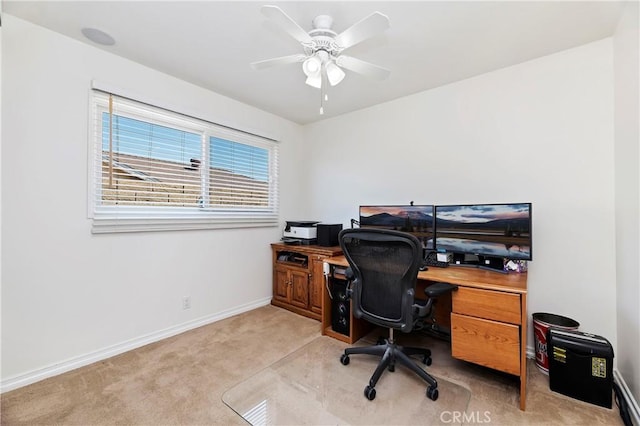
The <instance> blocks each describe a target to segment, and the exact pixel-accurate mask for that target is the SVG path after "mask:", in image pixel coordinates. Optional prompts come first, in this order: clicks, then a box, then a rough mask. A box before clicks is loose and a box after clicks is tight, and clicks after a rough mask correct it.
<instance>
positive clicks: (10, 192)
mask: <svg viewBox="0 0 640 426" xmlns="http://www.w3.org/2000/svg"><path fill="white" fill-rule="evenodd" d="M2 18H3V19H2V31H3V36H2V66H3V68H2V88H3V93H2V122H3V126H2V140H3V146H2V154H3V155H2V166H1V170H2V198H3V200H2V201H3V203H2V384H3V390H7V389H9V388H11V387H15V386H19V385H22V384H26V383H28V382H29V381H32V380H34V379H35V378H39V377H41V376H46V375H47V374H49V373H51V372H52V371H55V370H56V368H58V367H59V368H61V369H62V370H64V369H65V368H68V367H69V366H77V365H80V364H82V363H85V362H88V361H91V360H94V359H96V358H99V357H100V356H103V355H105V354H108V353H114V352H118V351H121V350H125V349H129V348H130V347H132V346H135V345H138V344H141V343H144V342H145V341H149V340H153V339H156V338H158V337H162V336H163V335H166V334H171V333H175V332H177V331H180V330H182V329H184V328H186V327H190V326H193V325H195V324H200V323H202V322H206V321H210V320H213V319H216V318H220V317H222V316H225V315H229V314H230V313H234V312H238V311H241V310H243V309H248V308H250V307H252V306H256V305H260V304H264V303H268V302H269V300H270V298H271V252H270V248H269V243H271V242H273V241H275V240H277V239H278V238H279V237H280V236H281V229H280V228H276V227H271V228H262V229H244V230H211V231H189V232H165V233H136V234H112V235H92V234H91V231H90V221H89V219H87V147H88V138H87V135H88V131H87V123H88V99H89V89H90V87H91V80H92V79H96V80H98V81H101V82H103V83H108V84H112V85H114V86H116V87H121V88H124V89H129V90H131V91H132V92H134V93H140V94H142V95H145V96H149V97H151V98H153V99H158V100H162V101H164V102H167V103H168V104H170V105H177V106H184V108H185V109H186V110H187V111H188V112H197V113H198V114H200V115H201V116H204V117H206V118H210V119H212V120H213V121H216V122H221V123H223V124H229V125H232V126H237V127H238V128H241V129H250V130H253V131H257V132H260V133H263V134H265V135H267V136H275V137H278V138H279V139H280V140H281V144H280V152H281V157H280V167H281V173H280V176H281V193H282V203H281V215H282V216H283V217H288V216H297V207H296V206H298V205H299V204H298V203H297V200H298V199H299V198H300V196H301V194H299V193H298V191H299V187H298V185H297V182H298V179H297V177H298V176H299V175H300V174H301V173H302V171H301V170H300V169H299V168H298V167H299V165H300V162H299V161H294V159H295V158H297V157H298V155H299V154H298V151H299V149H300V148H299V147H298V146H297V145H299V144H300V139H301V136H300V135H301V134H302V129H301V128H300V126H298V125H296V124H293V123H291V122H289V121H286V120H283V119H281V118H278V117H276V116H274V115H271V114H268V113H266V112H263V111H260V110H257V109H255V108H252V107H249V106H247V105H244V104H241V103H239V102H236V101H233V100H231V99H228V98H225V97H223V96H220V95H217V94H215V93H211V92H208V91H205V90H203V89H201V88H198V87H196V86H193V85H190V84H187V83H185V82H183V81H180V80H177V79H175V78H172V77H170V76H167V75H164V74H161V73H158V72H156V71H154V70H151V69H149V68H145V67H143V66H140V65H138V64H135V63H133V62H130V61H127V60H124V59H122V58H119V57H116V56H114V55H111V54H109V53H106V52H104V51H102V50H99V49H96V48H93V47H91V46H87V45H85V44H82V43H79V42H77V41H74V40H72V39H70V38H67V37H64V36H61V35H58V34H56V33H53V32H51V31H49V30H46V29H43V28H41V27H37V26H35V25H32V24H30V23H27V22H25V21H22V20H19V19H17V18H15V17H13V16H10V15H7V14H4V15H3V17H2ZM186 295H189V296H191V304H192V307H191V309H190V310H182V304H181V301H182V297H183V296H186Z"/></svg>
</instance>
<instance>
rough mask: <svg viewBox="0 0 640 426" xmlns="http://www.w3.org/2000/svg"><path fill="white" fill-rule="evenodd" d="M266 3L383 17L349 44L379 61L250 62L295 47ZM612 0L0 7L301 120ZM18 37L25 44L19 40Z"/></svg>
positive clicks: (437, 76)
mask: <svg viewBox="0 0 640 426" xmlns="http://www.w3.org/2000/svg"><path fill="white" fill-rule="evenodd" d="M264 4H275V5H277V6H279V7H280V8H282V9H283V10H284V11H285V12H286V13H287V14H288V15H289V16H291V17H292V18H293V19H294V20H295V21H296V22H298V23H299V24H300V26H302V27H303V28H304V29H305V30H310V29H311V28H312V27H311V21H312V19H313V18H314V17H315V16H317V15H320V14H329V15H331V16H332V17H333V19H334V25H333V29H334V30H335V31H336V32H338V33H340V32H341V31H343V30H345V29H346V28H347V27H349V26H351V25H352V24H353V23H355V22H357V21H359V20H360V19H362V18H364V17H365V16H367V15H369V14H370V13H371V12H373V11H379V12H382V13H383V14H385V15H387V16H388V17H389V20H390V23H391V28H390V29H389V30H387V31H386V32H385V33H384V34H382V35H380V36H377V37H375V38H372V39H369V40H367V41H364V42H362V43H360V44H358V45H356V46H354V47H352V48H350V49H348V50H347V51H346V52H345V53H347V52H348V54H349V55H350V56H355V57H357V58H359V59H362V60H365V61H368V62H372V63H374V64H377V65H380V66H383V67H385V68H388V69H389V70H391V76H390V77H389V78H388V79H387V80H383V81H375V80H370V79H367V78H366V77H363V76H361V75H358V74H354V73H351V72H347V76H346V78H345V79H344V81H343V82H342V83H340V84H339V85H338V86H336V87H333V88H330V89H329V92H328V94H329V102H327V103H326V105H325V114H324V115H320V114H319V105H320V92H319V90H317V89H314V88H312V87H310V86H307V85H306V84H305V83H304V80H305V75H304V73H303V72H302V69H301V65H300V64H291V65H285V66H283V67H278V68H270V69H267V70H263V71H255V70H253V69H252V68H251V67H250V66H249V63H251V62H254V61H258V60H262V59H269V58H272V57H278V56H285V55H290V54H293V53H302V48H301V46H300V45H299V44H298V42H296V41H295V40H294V39H293V38H291V37H290V36H289V35H287V34H286V33H285V32H283V31H282V30H281V29H280V28H278V27H277V26H275V25H273V23H272V22H270V21H269V20H267V19H266V18H265V17H264V16H263V15H262V14H261V13H260V7H261V6H262V5H264ZM622 7H623V3H620V2H615V1H599V2H598V1H596V2H582V1H569V2H560V1H546V2H543V1H533V2H521V1H497V2H490V1H464V2H462V1H406V2H405V1H377V2H370V1H369V2H365V1H339V2H333V1H319V2H301V1H288V2H281V1H279V2H269V1H264V2H256V1H195V2H188V1H137V2H132V1H105V2H102V1H86V0H85V1H43V2H31V1H24V0H21V1H7V0H3V2H2V11H3V12H4V13H9V14H11V15H14V16H17V17H19V18H21V19H24V20H27V21H31V22H33V23H35V24H38V25H41V26H44V27H47V28H50V29H51V30H53V31H56V32H59V33H62V34H65V35H67V36H69V37H72V38H74V39H77V40H79V41H81V42H84V43H88V44H93V42H91V41H89V40H87V39H86V38H84V36H83V35H82V33H81V32H80V30H81V29H82V28H84V27H93V28H97V29H100V30H102V31H105V32H107V33H108V34H110V35H111V36H112V37H113V38H114V39H115V40H116V44H115V45H114V46H106V47H105V46H99V45H95V44H93V45H95V46H96V47H98V48H100V49H103V50H106V51H109V52H112V53H114V54H116V55H120V56H123V57H125V58H129V59H131V60H133V61H135V62H138V63H141V64H144V65H146V66H149V67H151V68H154V69H156V70H159V71H162V72H164V73H167V74H170V75H173V76H175V77H177V78H180V79H182V80H186V81H188V82H191V83H194V84H196V85H199V86H201V87H204V88H207V89H210V90H212V91H214V92H217V93H220V94H223V95H226V96H228V97H231V98H234V99H237V100H239V101H241V102H244V103H247V104H250V105H254V106H256V107H258V108H261V109H263V110H266V111H269V112H272V113H273V114H276V115H279V116H281V117H284V118H287V119H290V120H292V121H295V122H298V123H301V124H304V123H310V122H314V121H317V120H321V119H324V118H328V117H333V116H336V115H340V114H344V113H346V112H349V111H354V110H358V109H361V108H366V107H369V106H372V105H375V104H379V103H382V102H386V101H389V100H392V99H396V98H399V97H402V96H406V95H410V94H412V93H416V92H420V91H424V90H427V89H430V88H434V87H437V86H441V85H444V84H447V83H451V82H454V81H458V80H461V79H465V78H468V77H472V76H475V75H479V74H482V73H485V72H488V71H492V70H496V69H499V68H503V67H506V66H509V65H513V64H517V63H520V62H524V61H527V60H530V59H533V58H537V57H540V56H544V55H548V54H551V53H554V52H558V51H561V50H564V49H568V48H571V47H574V46H578V45H581V44H585V43H589V42H592V41H595V40H599V39H602V38H605V37H608V36H611V35H612V34H613V32H614V31H615V27H616V25H617V22H618V18H619V16H620V12H621V10H622ZM25 48H27V49H28V46H25Z"/></svg>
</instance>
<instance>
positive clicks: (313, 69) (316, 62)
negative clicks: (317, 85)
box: [302, 55, 322, 77]
mask: <svg viewBox="0 0 640 426" xmlns="http://www.w3.org/2000/svg"><path fill="white" fill-rule="evenodd" d="M321 68H322V60H321V59H320V58H318V57H317V56H315V55H314V56H311V57H309V58H307V59H306V60H305V61H304V62H303V63H302V71H304V73H305V75H306V76H307V77H312V76H315V75H316V74H320V69H321Z"/></svg>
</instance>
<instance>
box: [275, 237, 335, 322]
mask: <svg viewBox="0 0 640 426" xmlns="http://www.w3.org/2000/svg"><path fill="white" fill-rule="evenodd" d="M271 250H272V253H273V297H272V299H271V304H272V305H274V306H279V307H281V308H285V309H288V310H290V311H293V312H295V313H297V314H300V315H304V316H307V317H310V318H313V319H316V320H320V318H321V316H322V291H323V288H324V273H323V264H324V260H325V259H327V258H329V257H331V256H336V255H339V254H340V253H341V250H340V247H320V246H316V245H310V246H293V245H287V244H280V243H274V244H271Z"/></svg>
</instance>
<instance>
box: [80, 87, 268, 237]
mask: <svg viewBox="0 0 640 426" xmlns="http://www.w3.org/2000/svg"><path fill="white" fill-rule="evenodd" d="M92 104H93V109H94V113H93V114H92V117H91V125H92V128H93V137H92V141H91V142H92V144H91V145H92V155H91V160H90V163H91V164H90V167H89V169H90V181H91V182H90V185H89V187H90V197H89V204H90V205H89V215H90V216H91V217H92V218H93V228H92V231H93V232H94V233H102V232H131V231H152V230H154V231H155V230H172V229H208V228H231V227H255V226H277V225H278V217H277V216H278V214H277V205H278V198H277V195H278V191H277V183H278V182H277V172H278V170H277V165H278V158H277V155H278V151H277V144H276V143H275V142H274V141H273V140H270V139H266V138H263V137H260V136H256V135H253V134H249V133H245V132H242V131H239V130H235V129H230V128H228V127H224V126H220V125H217V124H213V123H210V122H206V121H203V120H199V119H196V118H193V117H188V116H185V115H181V114H178V113H175V112H172V111H168V110H163V109H161V108H157V107H153V106H150V105H147V104H144V103H141V102H136V101H132V100H130V99H126V98H122V97H118V96H115V95H110V94H108V93H104V92H101V91H94V92H93V96H92Z"/></svg>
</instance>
